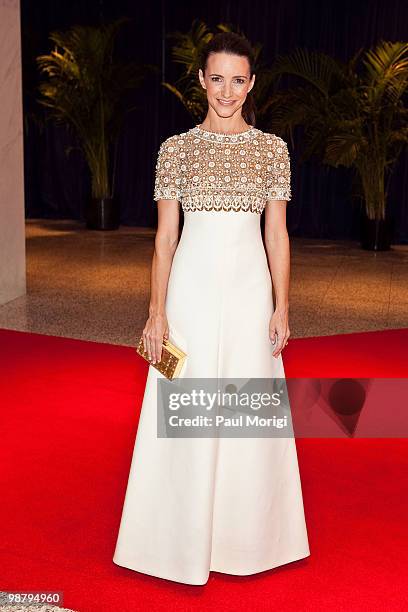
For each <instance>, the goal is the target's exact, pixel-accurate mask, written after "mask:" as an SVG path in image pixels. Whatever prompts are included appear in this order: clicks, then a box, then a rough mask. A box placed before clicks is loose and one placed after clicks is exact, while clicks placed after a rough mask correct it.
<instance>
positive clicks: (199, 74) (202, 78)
mask: <svg viewBox="0 0 408 612" xmlns="http://www.w3.org/2000/svg"><path fill="white" fill-rule="evenodd" d="M198 78H199V81H200V83H201V85H202V87H203V88H204V89H207V88H206V86H205V81H204V74H203V71H202V70H201V68H199V69H198Z"/></svg>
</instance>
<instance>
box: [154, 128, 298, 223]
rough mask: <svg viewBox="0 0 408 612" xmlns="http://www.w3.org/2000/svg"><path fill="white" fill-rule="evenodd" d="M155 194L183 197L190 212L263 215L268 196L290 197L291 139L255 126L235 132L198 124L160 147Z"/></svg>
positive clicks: (157, 198)
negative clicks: (229, 212) (215, 211)
mask: <svg viewBox="0 0 408 612" xmlns="http://www.w3.org/2000/svg"><path fill="white" fill-rule="evenodd" d="M153 199H154V200H155V201H158V200H178V201H179V202H181V205H182V207H183V211H185V212H187V211H196V210H225V211H248V212H254V213H258V214H260V213H262V211H263V209H264V208H265V205H266V203H267V201H268V200H286V201H289V200H291V170H290V158H289V153H288V148H287V145H286V142H285V141H284V140H283V139H282V138H280V137H279V136H276V135H275V134H269V133H267V132H263V131H261V130H259V129H257V128H255V127H251V128H250V129H249V130H247V131H246V132H241V133H240V134H235V135H231V134H220V133H216V132H210V131H207V130H203V129H201V128H200V127H199V126H195V127H194V128H192V129H190V130H188V131H187V132H184V133H181V134H175V135H173V136H170V137H169V138H167V139H166V140H165V141H163V143H162V144H161V146H160V149H159V152H158V156H157V162H156V173H155V185H154V196H153Z"/></svg>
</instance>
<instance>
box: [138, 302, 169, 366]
mask: <svg viewBox="0 0 408 612" xmlns="http://www.w3.org/2000/svg"><path fill="white" fill-rule="evenodd" d="M142 337H143V345H144V348H145V350H146V351H147V355H148V358H149V361H151V362H152V363H156V362H157V363H158V362H159V361H160V360H161V357H162V355H161V353H162V344H163V339H164V338H165V339H166V340H168V339H169V324H168V321H167V316H166V315H165V314H152V315H150V316H149V318H148V319H147V321H146V325H145V326H144V329H143V332H142Z"/></svg>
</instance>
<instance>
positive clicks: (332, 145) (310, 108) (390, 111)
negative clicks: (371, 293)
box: [269, 41, 408, 250]
mask: <svg viewBox="0 0 408 612" xmlns="http://www.w3.org/2000/svg"><path fill="white" fill-rule="evenodd" d="M362 53H363V52H362V50H361V49H360V50H359V51H358V52H357V53H356V54H355V55H354V57H353V58H352V59H351V60H350V61H349V62H348V63H346V64H343V63H341V62H339V61H337V60H335V59H333V58H331V57H330V56H328V55H325V54H324V53H317V52H313V51H311V52H310V51H308V50H304V49H296V50H295V51H294V52H293V53H291V54H289V55H286V56H278V57H277V59H276V61H275V63H274V65H273V66H272V72H273V74H274V75H275V76H276V77H277V81H278V80H279V78H280V76H281V75H282V74H291V75H294V76H296V77H298V79H299V80H300V84H299V85H298V86H295V87H293V88H291V89H288V90H285V91H283V90H281V91H277V92H276V93H275V94H274V95H273V96H272V97H271V100H270V102H269V111H270V122H269V125H270V127H271V129H272V131H273V130H274V129H277V130H279V131H283V132H286V133H287V134H288V135H290V137H292V131H293V128H294V127H295V126H297V125H301V126H303V127H304V150H303V154H302V159H306V158H308V157H310V156H312V155H313V154H315V155H317V156H318V157H320V158H321V159H322V160H323V163H325V164H328V165H330V166H334V167H337V166H339V165H344V166H348V167H352V168H354V170H355V175H356V178H357V182H358V192H359V193H358V195H359V196H360V197H361V198H362V200H363V201H364V210H363V219H362V221H363V223H362V236H361V245H362V247H363V248H365V249H371V250H385V249H389V248H390V242H391V231H390V230H391V227H390V219H389V217H388V216H387V215H386V211H387V206H386V204H387V194H388V187H389V184H390V178H391V175H392V171H393V169H394V167H395V163H396V161H397V159H398V157H399V155H400V154H401V151H402V150H403V148H404V147H405V145H406V144H407V142H408V125H407V116H408V111H407V108H406V106H405V104H404V99H406V91H407V85H408V43H405V42H387V41H381V42H380V43H379V44H377V46H376V47H375V48H374V49H373V50H368V51H366V52H365V53H364V55H363V57H362V61H361V63H359V59H360V58H361V56H362Z"/></svg>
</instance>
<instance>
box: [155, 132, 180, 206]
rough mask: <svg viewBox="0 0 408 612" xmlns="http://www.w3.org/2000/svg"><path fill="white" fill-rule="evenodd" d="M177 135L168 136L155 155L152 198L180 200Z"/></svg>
mask: <svg viewBox="0 0 408 612" xmlns="http://www.w3.org/2000/svg"><path fill="white" fill-rule="evenodd" d="M177 140H178V136H177V135H175V136H170V137H169V138H167V140H164V141H163V142H162V144H161V145H160V149H159V152H158V155H157V162H156V173H155V184H154V194H153V200H154V201H155V202H157V200H180V199H181V178H180V171H179V169H180V151H179V145H178V144H177Z"/></svg>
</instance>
